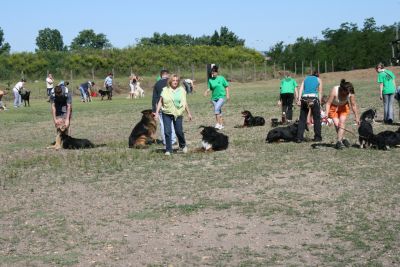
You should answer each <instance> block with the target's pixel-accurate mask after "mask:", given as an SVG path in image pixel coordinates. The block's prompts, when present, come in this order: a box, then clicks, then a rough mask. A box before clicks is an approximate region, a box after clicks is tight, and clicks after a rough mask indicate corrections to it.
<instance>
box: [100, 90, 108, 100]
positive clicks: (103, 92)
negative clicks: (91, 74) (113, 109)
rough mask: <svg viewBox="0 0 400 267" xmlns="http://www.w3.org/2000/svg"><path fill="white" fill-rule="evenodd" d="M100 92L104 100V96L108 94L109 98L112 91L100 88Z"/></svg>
mask: <svg viewBox="0 0 400 267" xmlns="http://www.w3.org/2000/svg"><path fill="white" fill-rule="evenodd" d="M99 94H100V95H101V100H103V98H104V97H105V96H107V99H110V91H108V90H101V89H100V90H99Z"/></svg>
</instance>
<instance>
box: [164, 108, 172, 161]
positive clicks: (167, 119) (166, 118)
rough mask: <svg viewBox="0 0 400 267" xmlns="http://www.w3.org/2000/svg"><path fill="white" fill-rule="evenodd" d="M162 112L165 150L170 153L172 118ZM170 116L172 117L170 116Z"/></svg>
mask: <svg viewBox="0 0 400 267" xmlns="http://www.w3.org/2000/svg"><path fill="white" fill-rule="evenodd" d="M161 114H162V120H163V124H164V136H165V151H166V152H170V153H172V141H171V132H172V130H171V123H172V120H173V116H171V115H167V114H164V113H161ZM171 117H172V118H171Z"/></svg>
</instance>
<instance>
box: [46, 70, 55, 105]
mask: <svg viewBox="0 0 400 267" xmlns="http://www.w3.org/2000/svg"><path fill="white" fill-rule="evenodd" d="M46 88H47V97H48V99H47V102H50V95H51V91H52V90H53V88H54V79H53V74H51V73H49V74H48V75H47V78H46Z"/></svg>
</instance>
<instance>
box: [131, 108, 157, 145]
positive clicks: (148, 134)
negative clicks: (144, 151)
mask: <svg viewBox="0 0 400 267" xmlns="http://www.w3.org/2000/svg"><path fill="white" fill-rule="evenodd" d="M142 114H143V116H142V119H141V120H140V121H139V122H138V123H137V124H136V125H135V127H134V128H133V130H132V132H131V135H130V136H129V140H128V145H129V147H130V148H146V147H147V145H148V144H151V143H154V142H155V141H156V131H157V122H156V120H155V118H154V115H153V112H152V110H151V109H146V110H143V111H142Z"/></svg>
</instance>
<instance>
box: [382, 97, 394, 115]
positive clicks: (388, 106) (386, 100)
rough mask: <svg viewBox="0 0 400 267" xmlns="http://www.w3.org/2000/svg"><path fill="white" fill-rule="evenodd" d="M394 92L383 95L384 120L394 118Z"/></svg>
mask: <svg viewBox="0 0 400 267" xmlns="http://www.w3.org/2000/svg"><path fill="white" fill-rule="evenodd" d="M393 102H394V94H387V95H383V122H388V121H389V120H392V122H393V119H394V112H393Z"/></svg>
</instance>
